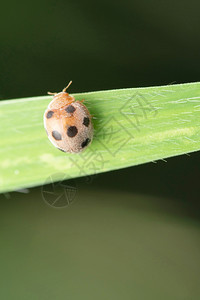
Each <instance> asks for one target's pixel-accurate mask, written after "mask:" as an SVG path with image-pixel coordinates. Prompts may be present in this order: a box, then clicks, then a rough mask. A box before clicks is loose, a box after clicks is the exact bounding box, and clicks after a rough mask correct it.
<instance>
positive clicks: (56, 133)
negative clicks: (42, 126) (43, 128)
mask: <svg viewBox="0 0 200 300" xmlns="http://www.w3.org/2000/svg"><path fill="white" fill-rule="evenodd" d="M52 136H53V137H54V139H55V140H56V141H60V140H62V136H61V134H60V133H59V132H58V131H56V130H54V131H52Z"/></svg>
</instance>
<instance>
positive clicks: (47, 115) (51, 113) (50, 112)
mask: <svg viewBox="0 0 200 300" xmlns="http://www.w3.org/2000/svg"><path fill="white" fill-rule="evenodd" d="M53 114H54V111H52V110H49V111H48V112H47V114H46V117H47V119H50V118H51V117H52V116H53Z"/></svg>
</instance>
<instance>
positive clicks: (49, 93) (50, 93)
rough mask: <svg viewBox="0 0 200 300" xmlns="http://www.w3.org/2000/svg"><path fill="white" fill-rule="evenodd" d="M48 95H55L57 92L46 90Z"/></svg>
mask: <svg viewBox="0 0 200 300" xmlns="http://www.w3.org/2000/svg"><path fill="white" fill-rule="evenodd" d="M47 94H48V95H56V94H57V93H52V92H47Z"/></svg>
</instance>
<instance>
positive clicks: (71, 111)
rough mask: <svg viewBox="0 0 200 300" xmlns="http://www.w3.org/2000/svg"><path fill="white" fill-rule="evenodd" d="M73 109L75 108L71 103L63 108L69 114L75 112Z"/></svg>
mask: <svg viewBox="0 0 200 300" xmlns="http://www.w3.org/2000/svg"><path fill="white" fill-rule="evenodd" d="M75 110H76V108H75V107H74V106H73V105H71V104H70V105H68V106H67V107H66V108H65V111H66V112H67V113H70V114H73V112H75Z"/></svg>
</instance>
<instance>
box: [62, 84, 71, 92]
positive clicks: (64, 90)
mask: <svg viewBox="0 0 200 300" xmlns="http://www.w3.org/2000/svg"><path fill="white" fill-rule="evenodd" d="M71 84H72V81H70V82H69V83H68V85H67V86H66V87H65V88H64V89H63V90H62V91H63V92H64V93H65V92H66V90H67V89H68V87H69V86H70V85H71Z"/></svg>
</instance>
